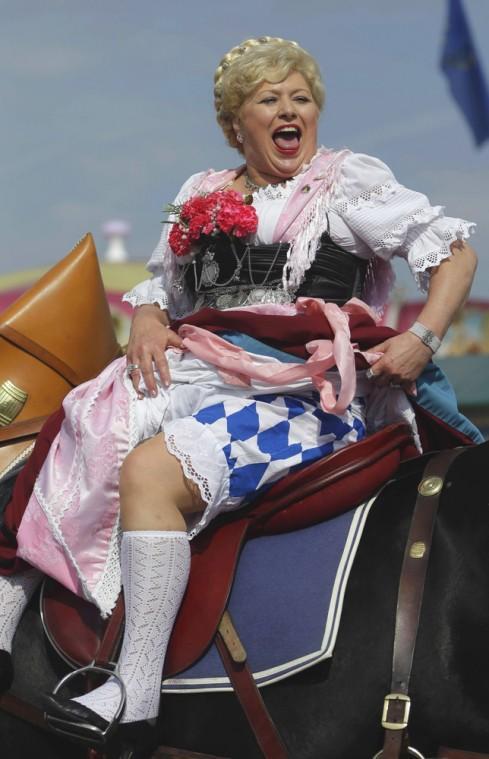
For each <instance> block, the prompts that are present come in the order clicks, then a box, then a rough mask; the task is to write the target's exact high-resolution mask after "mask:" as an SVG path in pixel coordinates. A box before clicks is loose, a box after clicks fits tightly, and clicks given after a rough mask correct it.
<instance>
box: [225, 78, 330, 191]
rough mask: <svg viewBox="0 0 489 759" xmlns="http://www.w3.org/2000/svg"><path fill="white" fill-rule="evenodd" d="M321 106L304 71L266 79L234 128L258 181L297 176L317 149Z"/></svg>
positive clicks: (265, 182) (244, 106)
mask: <svg viewBox="0 0 489 759" xmlns="http://www.w3.org/2000/svg"><path fill="white" fill-rule="evenodd" d="M318 119H319V109H318V107H317V105H316V103H315V101H314V98H313V96H312V94H311V90H310V88H309V85H308V84H307V81H306V80H305V79H304V77H303V76H302V74H299V73H298V72H297V71H294V72H292V73H290V74H289V76H288V77H287V78H286V79H284V80H283V81H282V82H276V83H272V82H266V81H265V82H262V84H260V85H259V86H258V87H257V89H256V90H255V91H254V92H253V93H252V94H251V95H250V96H249V97H248V98H247V99H246V100H245V101H244V103H243V105H242V106H241V108H240V110H239V113H238V115H237V118H236V119H235V120H234V121H233V128H234V130H235V132H236V134H237V133H240V134H241V135H242V138H243V141H242V149H243V153H244V157H245V159H246V166H247V171H248V174H249V176H250V178H251V179H252V180H253V181H254V182H257V183H258V184H269V183H274V182H281V181H283V180H284V179H288V178H290V177H292V176H295V175H296V174H298V173H299V171H300V170H301V167H302V166H303V165H304V164H305V163H308V162H309V161H310V160H311V159H312V157H313V156H314V154H315V152H316V150H317V125H318Z"/></svg>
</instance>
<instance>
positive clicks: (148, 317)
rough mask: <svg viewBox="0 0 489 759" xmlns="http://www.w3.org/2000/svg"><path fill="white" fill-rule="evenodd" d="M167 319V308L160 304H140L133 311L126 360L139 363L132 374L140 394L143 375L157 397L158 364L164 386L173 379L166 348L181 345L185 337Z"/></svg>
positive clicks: (148, 387)
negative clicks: (156, 375)
mask: <svg viewBox="0 0 489 759" xmlns="http://www.w3.org/2000/svg"><path fill="white" fill-rule="evenodd" d="M168 323H169V319H168V312H167V311H163V310H162V309H160V307H159V306H157V305H151V304H147V305H143V306H138V307H137V308H136V310H135V311H134V316H133V319H132V324H131V333H130V335H129V343H128V346H127V364H128V365H129V364H137V365H138V369H135V370H134V371H133V372H131V375H130V377H131V381H132V384H133V386H134V389H135V390H136V392H137V394H138V397H139V398H142V397H143V393H142V392H141V390H140V384H141V379H143V380H144V384H145V386H146V388H147V390H148V393H149V394H150V395H152V396H153V397H155V396H156V395H157V394H158V391H157V386H156V377H155V367H156V370H157V372H158V374H159V375H160V378H161V381H162V383H163V385H164V386H165V387H168V385H169V384H170V382H171V378H170V371H169V369H168V362H167V360H166V357H165V351H166V349H167V348H181V346H182V340H181V338H180V337H179V336H178V335H177V333H176V332H173V330H171V329H170V328H169V327H168V326H167V325H168Z"/></svg>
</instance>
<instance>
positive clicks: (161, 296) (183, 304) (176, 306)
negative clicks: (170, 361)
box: [122, 171, 207, 318]
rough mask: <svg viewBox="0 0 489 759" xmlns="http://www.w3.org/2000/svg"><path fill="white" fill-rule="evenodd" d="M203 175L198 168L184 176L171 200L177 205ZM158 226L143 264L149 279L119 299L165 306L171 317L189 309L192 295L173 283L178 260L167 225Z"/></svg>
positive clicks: (194, 190) (203, 172)
mask: <svg viewBox="0 0 489 759" xmlns="http://www.w3.org/2000/svg"><path fill="white" fill-rule="evenodd" d="M206 175H207V172H205V171H201V172H199V173H198V174H193V175H192V176H191V177H190V178H189V179H187V181H186V182H185V183H184V184H183V186H182V188H181V189H180V191H179V193H178V195H177V197H176V198H175V200H174V201H173V203H174V204H175V205H180V204H181V203H184V202H185V201H186V200H187V199H188V198H189V197H191V196H192V195H194V194H195V193H197V192H198V191H199V188H200V186H201V184H202V181H203V179H204V178H205V177H206ZM172 220H174V219H173V217H172V215H171V214H170V215H169V216H168V221H172ZM162 226H163V229H162V232H161V237H160V240H159V242H158V245H157V246H156V248H155V249H154V251H153V254H152V256H151V258H150V259H149V261H148V263H147V265H146V268H147V269H148V271H149V272H151V274H152V277H151V279H145V280H144V282H140V283H139V284H137V285H136V286H135V287H133V288H132V290H130V291H129V292H128V293H125V295H123V297H122V300H124V301H126V302H127V303H130V304H131V305H132V306H133V307H136V306H142V305H144V304H146V303H155V304H157V305H158V306H159V307H160V308H162V309H167V310H168V312H169V314H170V317H171V318H178V317H180V316H183V315H185V314H186V313H188V312H189V311H191V310H192V298H191V295H190V293H188V292H187V290H186V288H185V286H184V283H179V286H178V287H174V284H175V282H176V281H177V279H178V264H177V261H176V257H175V255H174V254H173V253H172V251H171V249H170V246H169V245H168V234H169V230H170V225H169V224H163V225H162Z"/></svg>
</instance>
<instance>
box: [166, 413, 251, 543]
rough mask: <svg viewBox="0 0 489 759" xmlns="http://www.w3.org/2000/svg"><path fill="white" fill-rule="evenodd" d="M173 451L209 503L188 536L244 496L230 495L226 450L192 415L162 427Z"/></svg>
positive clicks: (205, 500) (187, 475) (167, 443)
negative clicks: (233, 496) (224, 451)
mask: <svg viewBox="0 0 489 759" xmlns="http://www.w3.org/2000/svg"><path fill="white" fill-rule="evenodd" d="M163 434H164V435H165V442H166V445H167V448H168V450H169V452H170V453H172V454H173V455H174V456H176V458H177V459H178V460H179V461H180V464H181V466H182V469H183V472H184V474H185V477H188V478H189V479H190V480H192V482H195V484H196V485H197V487H198V488H199V492H200V495H201V498H202V500H203V501H204V502H205V503H206V504H207V507H206V509H205V510H204V512H203V513H202V514H199V517H200V518H199V520H198V523H197V524H195V523H194V524H193V525H192V526H191V529H190V530H189V532H188V537H189V539H191V538H193V537H194V536H195V535H196V534H197V533H198V532H200V531H201V530H202V529H203V528H204V527H205V526H206V525H207V524H208V523H209V522H210V521H211V519H213V517H214V516H216V514H217V513H218V512H219V511H222V510H227V509H233V508H235V507H236V504H237V502H239V501H240V500H241V499H236V498H230V497H229V468H228V464H227V461H226V457H225V456H224V453H223V451H222V449H221V447H220V445H219V443H218V441H217V440H216V438H215V437H214V435H213V433H212V432H211V431H210V430H209V428H208V427H207V426H206V425H202V424H201V423H200V422H198V421H196V420H195V419H193V418H188V419H178V420H174V422H170V423H169V424H167V425H165V427H164V428H163Z"/></svg>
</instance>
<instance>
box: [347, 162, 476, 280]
mask: <svg viewBox="0 0 489 759" xmlns="http://www.w3.org/2000/svg"><path fill="white" fill-rule="evenodd" d="M333 208H334V210H335V211H336V212H337V213H338V214H339V215H340V216H341V217H342V218H343V220H344V222H345V223H346V224H347V225H348V227H349V228H350V229H351V230H352V232H354V233H355V234H356V235H358V237H359V238H360V239H361V240H362V241H363V242H364V243H365V244H366V245H367V246H368V247H369V248H370V250H371V251H372V252H373V253H374V254H375V255H376V256H379V257H380V258H381V259H383V260H384V261H389V260H390V259H391V258H392V256H395V255H396V256H401V257H403V258H405V259H406V260H407V262H408V264H409V267H410V269H411V271H412V272H413V275H414V277H415V279H416V282H417V284H418V286H419V287H420V289H422V290H427V288H428V284H429V277H430V269H431V267H436V266H438V265H439V264H440V263H441V262H442V261H443V260H444V259H445V258H448V257H449V256H450V255H451V250H450V244H451V243H452V242H454V241H455V240H464V239H467V238H468V237H469V236H470V235H471V234H472V233H473V232H474V230H475V226H476V225H475V224H474V223H472V222H468V221H464V220H463V219H457V218H453V217H450V216H445V213H444V208H443V206H431V205H430V202H429V200H428V198H427V197H426V195H423V194H421V193H420V192H415V191H414V190H408V189H407V188H406V187H404V186H403V185H401V184H399V182H397V180H396V178H395V177H394V175H393V173H392V171H391V170H390V169H389V167H388V166H386V164H385V163H382V161H379V160H378V159H377V158H373V157H372V156H368V155H363V154H361V153H352V154H350V155H349V156H347V157H346V158H345V160H344V161H343V163H342V166H341V169H340V175H339V177H338V181H337V183H336V188H335V194H334V197H333Z"/></svg>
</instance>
